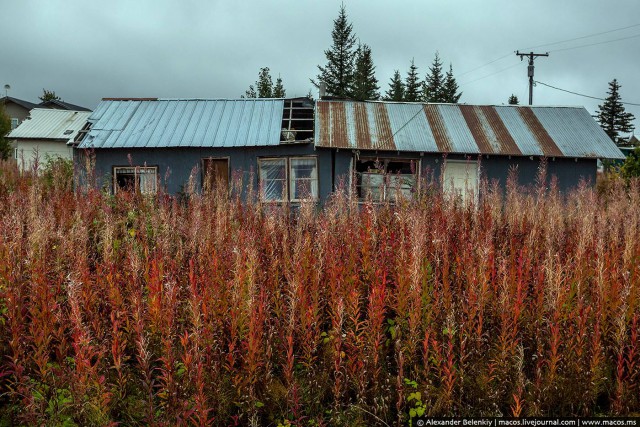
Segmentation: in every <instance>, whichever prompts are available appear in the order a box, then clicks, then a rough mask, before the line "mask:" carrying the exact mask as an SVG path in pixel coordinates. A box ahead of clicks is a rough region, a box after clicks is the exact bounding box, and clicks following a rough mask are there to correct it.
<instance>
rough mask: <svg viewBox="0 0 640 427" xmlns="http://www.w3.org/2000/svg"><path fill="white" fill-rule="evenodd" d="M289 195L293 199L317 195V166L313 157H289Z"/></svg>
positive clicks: (315, 196)
mask: <svg viewBox="0 0 640 427" xmlns="http://www.w3.org/2000/svg"><path fill="white" fill-rule="evenodd" d="M290 163H291V172H290V180H291V195H292V197H291V198H292V199H293V200H299V199H306V198H310V197H311V198H314V199H315V198H317V197H318V167H317V164H316V159H315V158H309V159H291V160H290Z"/></svg>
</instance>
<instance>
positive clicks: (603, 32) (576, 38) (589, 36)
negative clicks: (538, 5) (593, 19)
mask: <svg viewBox="0 0 640 427" xmlns="http://www.w3.org/2000/svg"><path fill="white" fill-rule="evenodd" d="M634 27H640V24H634V25H629V26H627V27H621V28H615V29H613V30H608V31H602V32H600V33H594V34H589V35H586V36H582V37H575V38H573V39H567V40H561V41H559V42H553V43H547V44H540V45H538V46H532V47H526V48H524V49H521V50H531V49H537V48H539V47H545V46H555V45H558V44H562V43H568V42H572V41H576V40H583V39H588V38H591V37H595V36H601V35H603V34H609V33H613V32H616V31H622V30H627V29H629V28H634ZM556 52H557V51H556Z"/></svg>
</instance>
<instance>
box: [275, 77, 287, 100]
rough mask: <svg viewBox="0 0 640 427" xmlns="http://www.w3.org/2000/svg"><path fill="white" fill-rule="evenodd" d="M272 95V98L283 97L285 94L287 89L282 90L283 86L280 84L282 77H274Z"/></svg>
mask: <svg viewBox="0 0 640 427" xmlns="http://www.w3.org/2000/svg"><path fill="white" fill-rule="evenodd" d="M272 96H273V97H274V98H285V97H286V96H287V91H286V90H284V86H283V85H282V78H281V77H280V76H278V78H277V79H276V84H275V86H273V93H272Z"/></svg>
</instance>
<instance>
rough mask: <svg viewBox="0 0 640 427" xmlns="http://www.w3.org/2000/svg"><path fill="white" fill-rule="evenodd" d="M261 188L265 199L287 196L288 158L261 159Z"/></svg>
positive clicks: (279, 198) (278, 198) (280, 198)
mask: <svg viewBox="0 0 640 427" xmlns="http://www.w3.org/2000/svg"><path fill="white" fill-rule="evenodd" d="M259 165H260V188H261V190H262V199H263V200H267V201H269V200H284V199H285V198H286V193H285V183H286V160H285V159H272V160H260V162H259Z"/></svg>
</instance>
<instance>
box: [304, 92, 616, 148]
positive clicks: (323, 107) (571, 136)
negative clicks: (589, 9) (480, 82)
mask: <svg viewBox="0 0 640 427" xmlns="http://www.w3.org/2000/svg"><path fill="white" fill-rule="evenodd" d="M315 126H316V127H315V141H316V145H317V146H319V147H334V148H352V149H361V150H373V149H375V150H393V151H414V152H441V153H465V154H495V155H515V156H548V157H587V158H621V156H622V153H621V152H620V150H618V149H617V147H616V146H615V144H613V142H612V141H611V140H610V139H609V138H608V137H607V136H606V134H605V133H604V132H603V131H602V130H601V129H600V127H599V126H598V124H597V123H596V122H595V121H594V120H593V118H592V117H591V116H589V114H588V113H587V111H586V110H585V109H584V108H582V107H529V106H525V107H520V106H474V105H465V104H417V103H395V102H355V101H325V100H321V101H318V102H317V105H316V123H315Z"/></svg>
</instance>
